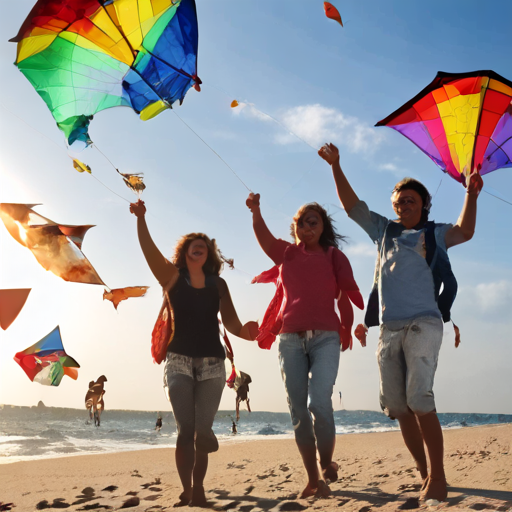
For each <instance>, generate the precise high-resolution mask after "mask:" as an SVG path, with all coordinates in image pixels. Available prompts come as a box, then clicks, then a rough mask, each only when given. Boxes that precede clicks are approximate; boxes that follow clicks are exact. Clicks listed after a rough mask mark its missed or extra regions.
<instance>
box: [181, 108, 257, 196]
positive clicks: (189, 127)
mask: <svg viewBox="0 0 512 512" xmlns="http://www.w3.org/2000/svg"><path fill="white" fill-rule="evenodd" d="M171 111H172V112H173V113H174V115H175V116H176V117H177V118H178V119H179V120H180V121H181V122H182V123H183V124H184V125H185V126H186V127H187V128H188V129H189V130H190V131H191V132H192V133H193V134H194V135H195V136H196V137H197V138H198V139H199V140H200V141H201V142H202V143H203V144H204V145H205V146H206V147H207V148H208V149H209V150H210V151H211V152H212V153H213V154H214V155H216V156H217V158H219V160H220V161H221V162H222V163H223V164H224V165H225V166H226V167H227V168H228V169H229V170H230V171H231V172H232V173H233V174H234V175H235V176H236V177H237V178H238V180H239V181H240V183H241V184H242V185H243V186H244V187H245V188H246V189H247V190H248V191H249V192H251V193H252V190H251V189H250V188H249V187H248V186H247V185H246V184H245V183H244V181H243V180H242V178H240V176H238V174H237V173H236V172H235V171H234V169H233V168H232V167H231V166H230V165H229V164H228V163H227V162H226V160H224V158H222V157H221V156H220V155H219V153H217V151H215V150H214V149H213V148H212V147H211V146H210V145H209V144H208V143H207V142H206V141H205V140H204V139H203V138H202V137H201V136H200V135H199V134H198V133H197V132H195V131H194V130H193V129H192V127H191V126H190V125H188V124H187V123H186V122H185V121H184V120H183V119H182V118H181V117H180V116H179V115H178V114H177V113H176V111H175V110H174V109H171Z"/></svg>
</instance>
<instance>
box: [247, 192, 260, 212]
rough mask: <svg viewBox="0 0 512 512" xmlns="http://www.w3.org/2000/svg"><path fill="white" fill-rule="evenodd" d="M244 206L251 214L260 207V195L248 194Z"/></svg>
mask: <svg viewBox="0 0 512 512" xmlns="http://www.w3.org/2000/svg"><path fill="white" fill-rule="evenodd" d="M245 204H246V205H247V208H249V210H251V212H253V211H254V210H255V209H258V208H259V207H260V195H259V194H253V193H252V192H251V193H250V194H249V197H248V198H247V199H246V200H245Z"/></svg>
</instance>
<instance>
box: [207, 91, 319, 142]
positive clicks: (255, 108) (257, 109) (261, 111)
mask: <svg viewBox="0 0 512 512" xmlns="http://www.w3.org/2000/svg"><path fill="white" fill-rule="evenodd" d="M201 85H203V84H201ZM205 85H207V86H209V87H213V88H214V89H217V90H218V91H220V92H222V93H223V94H225V95H226V96H227V97H228V98H233V97H234V96H232V95H230V94H228V92H227V91H225V90H224V89H222V88H220V87H218V86H216V85H214V84H210V83H206V84H205ZM246 105H249V106H250V107H251V108H253V109H254V110H256V111H257V112H259V113H260V114H263V115H264V116H266V117H268V118H269V119H271V120H272V121H274V122H275V123H277V124H278V125H279V126H280V127H281V128H283V130H286V131H287V132H288V133H290V134H291V135H293V136H294V137H296V138H297V139H298V140H300V141H301V142H303V143H304V144H306V146H308V147H310V148H311V149H312V150H313V151H315V152H316V151H318V148H315V147H314V146H312V145H311V144H310V143H309V142H308V141H306V140H304V139H303V138H302V137H300V136H299V135H297V134H296V133H295V132H294V131H292V130H290V128H288V127H287V126H285V125H284V124H283V123H282V122H281V121H279V119H276V118H275V117H273V116H271V115H270V114H268V113H267V112H264V111H263V110H260V109H259V108H258V107H256V106H255V105H254V103H246Z"/></svg>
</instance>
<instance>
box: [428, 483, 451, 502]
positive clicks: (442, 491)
mask: <svg viewBox="0 0 512 512" xmlns="http://www.w3.org/2000/svg"><path fill="white" fill-rule="evenodd" d="M447 496H448V490H447V488H446V479H445V478H432V477H429V479H428V484H427V487H426V489H425V494H423V496H422V499H423V500H425V501H428V500H437V501H445V500H446V498H447Z"/></svg>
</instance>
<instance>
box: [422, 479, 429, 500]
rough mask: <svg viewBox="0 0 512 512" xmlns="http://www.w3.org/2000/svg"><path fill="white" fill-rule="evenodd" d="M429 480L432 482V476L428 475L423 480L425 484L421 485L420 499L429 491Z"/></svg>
mask: <svg viewBox="0 0 512 512" xmlns="http://www.w3.org/2000/svg"><path fill="white" fill-rule="evenodd" d="M429 480H430V476H428V475H427V477H426V478H424V479H423V484H422V485H421V489H420V497H422V496H423V494H425V492H426V491H427V486H428V482H429Z"/></svg>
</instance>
